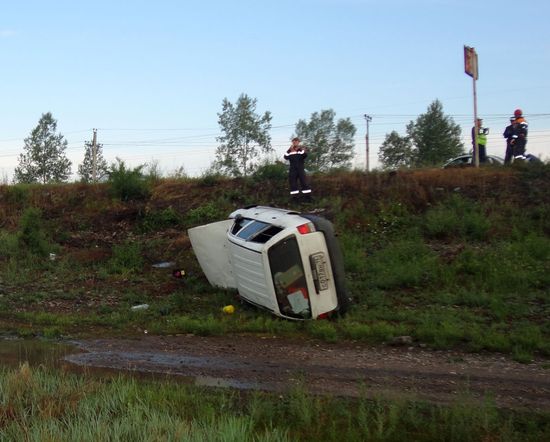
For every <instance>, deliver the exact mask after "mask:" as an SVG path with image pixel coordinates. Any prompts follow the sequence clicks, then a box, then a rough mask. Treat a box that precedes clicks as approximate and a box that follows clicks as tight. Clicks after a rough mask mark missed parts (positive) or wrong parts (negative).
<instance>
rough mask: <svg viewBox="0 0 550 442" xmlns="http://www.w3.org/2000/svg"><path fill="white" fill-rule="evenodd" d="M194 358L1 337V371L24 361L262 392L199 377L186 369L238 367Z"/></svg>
mask: <svg viewBox="0 0 550 442" xmlns="http://www.w3.org/2000/svg"><path fill="white" fill-rule="evenodd" d="M218 359H219V358H204V357H195V356H184V355H174V354H165V353H149V352H135V353H133V352H117V351H105V352H83V351H82V350H81V349H80V348H79V347H77V346H76V345H71V344H70V343H60V342H54V341H46V340H38V339H32V340H31V339H2V338H0V368H18V367H19V366H20V365H21V364H23V363H25V362H27V363H28V364H29V365H30V366H31V367H39V366H42V367H45V368H47V369H63V371H65V372H67V371H69V372H73V373H77V374H80V375H85V376H97V377H99V378H112V377H114V376H119V375H121V374H122V375H124V376H131V377H133V378H138V379H144V380H167V379H170V380H171V381H177V382H182V383H185V384H189V385H196V386H201V387H215V388H235V389H239V390H252V389H260V388H261V389H265V386H260V385H259V384H258V383H255V382H248V381H241V380H238V379H232V378H225V377H216V376H208V375H202V374H201V375H199V374H188V371H189V370H192V369H200V368H201V367H214V366H218V367H219V366H224V367H225V368H239V364H235V363H231V362H229V361H222V360H218Z"/></svg>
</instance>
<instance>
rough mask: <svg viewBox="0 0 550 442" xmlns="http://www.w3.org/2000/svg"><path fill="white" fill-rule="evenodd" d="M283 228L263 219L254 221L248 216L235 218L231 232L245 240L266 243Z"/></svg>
mask: <svg viewBox="0 0 550 442" xmlns="http://www.w3.org/2000/svg"><path fill="white" fill-rule="evenodd" d="M282 230H283V229H282V228H280V227H277V226H274V225H271V224H268V223H264V222H261V221H253V220H250V219H246V218H240V219H237V220H235V224H233V227H232V228H231V234H232V235H235V236H237V237H238V238H241V239H244V240H245V241H252V242H257V243H266V242H267V241H269V240H270V239H271V238H272V237H273V236H275V235H276V234H277V233H279V232H280V231H282Z"/></svg>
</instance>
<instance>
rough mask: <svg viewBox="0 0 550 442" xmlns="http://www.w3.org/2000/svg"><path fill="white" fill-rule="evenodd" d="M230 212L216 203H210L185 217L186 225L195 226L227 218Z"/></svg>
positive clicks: (191, 211)
mask: <svg viewBox="0 0 550 442" xmlns="http://www.w3.org/2000/svg"><path fill="white" fill-rule="evenodd" d="M227 214H228V210H225V209H224V207H223V205H222V204H219V202H216V201H209V202H207V203H205V204H203V205H202V206H199V207H197V208H195V209H191V210H190V211H189V212H187V215H186V217H185V224H186V225H190V226H195V225H197V224H206V223H210V222H213V221H220V220H223V219H225V218H227Z"/></svg>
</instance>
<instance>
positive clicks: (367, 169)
mask: <svg viewBox="0 0 550 442" xmlns="http://www.w3.org/2000/svg"><path fill="white" fill-rule="evenodd" d="M365 121H366V122H367V134H366V135H365V148H366V161H365V169H366V171H367V172H368V171H369V170H370V167H369V122H371V121H372V117H371V116H370V115H367V114H365Z"/></svg>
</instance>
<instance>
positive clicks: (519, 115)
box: [514, 109, 523, 117]
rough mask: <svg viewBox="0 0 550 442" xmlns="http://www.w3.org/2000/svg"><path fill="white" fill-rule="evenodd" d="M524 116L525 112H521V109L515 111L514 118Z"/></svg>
mask: <svg viewBox="0 0 550 442" xmlns="http://www.w3.org/2000/svg"><path fill="white" fill-rule="evenodd" d="M522 115H523V112H522V111H521V109H516V110H515V111H514V116H515V117H521V116H522Z"/></svg>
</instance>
